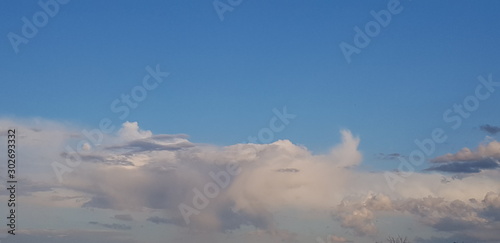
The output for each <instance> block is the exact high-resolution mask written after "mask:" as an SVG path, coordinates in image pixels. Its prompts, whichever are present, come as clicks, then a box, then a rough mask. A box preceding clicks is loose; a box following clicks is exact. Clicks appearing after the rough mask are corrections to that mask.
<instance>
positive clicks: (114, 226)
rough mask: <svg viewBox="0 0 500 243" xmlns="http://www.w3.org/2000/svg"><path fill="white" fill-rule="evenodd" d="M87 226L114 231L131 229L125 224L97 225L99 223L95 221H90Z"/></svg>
mask: <svg viewBox="0 0 500 243" xmlns="http://www.w3.org/2000/svg"><path fill="white" fill-rule="evenodd" d="M89 224H93V225H99V226H102V227H104V228H108V229H114V230H131V229H132V227H130V226H128V225H126V224H116V223H113V224H103V223H99V222H96V221H90V222H89Z"/></svg>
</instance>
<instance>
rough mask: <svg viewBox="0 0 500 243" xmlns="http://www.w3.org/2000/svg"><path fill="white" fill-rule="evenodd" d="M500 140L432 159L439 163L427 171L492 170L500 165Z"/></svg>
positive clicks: (460, 171) (470, 171)
mask: <svg viewBox="0 0 500 243" xmlns="http://www.w3.org/2000/svg"><path fill="white" fill-rule="evenodd" d="M499 161H500V142H498V141H490V142H488V143H485V144H481V145H479V146H478V147H477V149H475V150H471V149H469V148H462V149H461V150H460V151H458V152H457V153H455V154H451V153H448V154H445V155H442V156H438V157H436V158H434V159H431V160H430V162H432V163H434V164H438V165H435V166H432V167H430V168H427V169H426V170H427V171H442V172H452V173H478V172H480V171H482V170H492V169H497V168H499V167H500V163H499Z"/></svg>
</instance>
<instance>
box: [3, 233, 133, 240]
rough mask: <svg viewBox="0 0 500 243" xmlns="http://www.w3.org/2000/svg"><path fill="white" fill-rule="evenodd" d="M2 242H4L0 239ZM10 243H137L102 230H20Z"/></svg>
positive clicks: (128, 237) (125, 235) (125, 236)
mask: <svg viewBox="0 0 500 243" xmlns="http://www.w3.org/2000/svg"><path fill="white" fill-rule="evenodd" d="M2 242H4V240H3V239H2ZM5 242H12V243H32V242H36V243H68V242H72V243H88V242H92V243H139V242H140V241H137V240H135V239H133V237H130V235H129V234H126V233H125V231H109V230H107V231H102V230H21V231H18V232H16V235H15V236H14V237H10V238H9V241H6V240H5Z"/></svg>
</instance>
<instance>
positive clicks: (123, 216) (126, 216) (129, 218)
mask: <svg viewBox="0 0 500 243" xmlns="http://www.w3.org/2000/svg"><path fill="white" fill-rule="evenodd" d="M114 218H115V219H118V220H122V221H134V219H133V218H132V215H130V214H117V215H115V216H114Z"/></svg>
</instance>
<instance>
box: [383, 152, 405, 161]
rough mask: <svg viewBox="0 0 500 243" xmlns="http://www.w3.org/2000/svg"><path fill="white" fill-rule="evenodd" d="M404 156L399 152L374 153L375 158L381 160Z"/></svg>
mask: <svg viewBox="0 0 500 243" xmlns="http://www.w3.org/2000/svg"><path fill="white" fill-rule="evenodd" d="M401 157H404V156H403V155H402V154H400V153H390V154H384V153H378V154H377V155H376V158H378V159H382V160H396V159H398V158H401Z"/></svg>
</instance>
